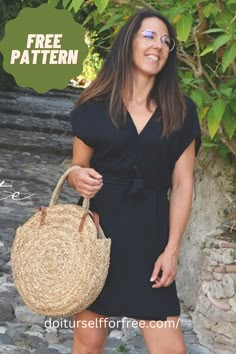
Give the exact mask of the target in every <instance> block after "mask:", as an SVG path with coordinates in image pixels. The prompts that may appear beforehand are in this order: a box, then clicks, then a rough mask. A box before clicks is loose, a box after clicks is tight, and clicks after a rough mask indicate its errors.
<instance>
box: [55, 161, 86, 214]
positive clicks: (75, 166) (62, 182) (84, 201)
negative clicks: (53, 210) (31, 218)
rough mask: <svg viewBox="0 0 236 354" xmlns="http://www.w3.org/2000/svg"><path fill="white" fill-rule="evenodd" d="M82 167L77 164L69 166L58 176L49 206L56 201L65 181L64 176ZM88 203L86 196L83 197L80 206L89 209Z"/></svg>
mask: <svg viewBox="0 0 236 354" xmlns="http://www.w3.org/2000/svg"><path fill="white" fill-rule="evenodd" d="M81 168H82V167H80V166H79V165H74V166H71V167H69V168H68V169H67V170H66V171H65V172H64V173H63V175H62V176H61V177H60V179H59V180H58V182H57V185H56V187H55V189H54V191H53V193H52V197H51V200H50V202H49V206H52V205H55V204H56V203H57V201H58V198H59V196H60V194H61V190H62V187H63V185H64V183H65V181H66V178H67V176H68V175H69V173H70V172H71V171H74V170H79V169H81ZM89 205H90V201H89V199H88V198H84V200H83V204H82V207H83V208H85V209H87V210H88V209H89Z"/></svg>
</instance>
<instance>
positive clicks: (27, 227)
mask: <svg viewBox="0 0 236 354" xmlns="http://www.w3.org/2000/svg"><path fill="white" fill-rule="evenodd" d="M69 170H71V168H70V169H69ZM68 173H69V172H68ZM68 173H67V174H68ZM65 175H66V174H64V175H63V176H64V177H63V176H62V177H63V178H65ZM59 185H62V182H61V180H60V183H59V182H58V185H57V187H58V186H59ZM57 187H56V189H57ZM56 189H55V190H56ZM54 192H55V191H54ZM58 194H59V193H58V191H56V192H55V193H54V195H56V198H57V197H58ZM56 198H55V199H56ZM52 204H53V202H52V201H51V203H50V206H49V207H47V208H46V215H45V219H44V222H43V223H42V212H41V211H38V212H36V214H35V215H33V216H32V217H31V218H30V219H29V220H28V221H27V222H26V223H25V224H24V225H22V226H19V227H18V229H17V231H16V237H15V239H14V242H13V246H12V251H11V263H12V273H13V278H14V282H15V286H16V288H17V290H18V292H19V294H20V295H21V297H22V299H23V300H24V302H25V303H26V305H28V306H29V307H30V308H31V309H32V310H33V311H35V312H37V313H40V314H43V315H47V316H52V317H53V316H56V317H59V316H60V317H63V316H71V315H73V314H75V313H78V312H81V311H83V310H84V309H86V308H87V307H88V306H89V305H90V304H92V303H93V302H94V300H95V299H96V298H97V296H98V295H99V293H100V292H101V290H102V287H103V285H104V283H105V280H106V277H107V273H108V268H109V263H110V248H111V240H110V239H109V238H106V237H105V236H104V234H103V232H102V229H101V228H99V233H98V232H97V228H96V226H95V223H94V221H93V218H92V217H91V215H92V213H91V212H89V211H88V209H87V208H85V207H84V204H83V206H79V205H72V204H56V205H52ZM85 213H86V214H87V216H86V218H85V222H84V226H83V229H82V231H81V232H79V229H80V226H81V220H82V217H83V216H84V214H85Z"/></svg>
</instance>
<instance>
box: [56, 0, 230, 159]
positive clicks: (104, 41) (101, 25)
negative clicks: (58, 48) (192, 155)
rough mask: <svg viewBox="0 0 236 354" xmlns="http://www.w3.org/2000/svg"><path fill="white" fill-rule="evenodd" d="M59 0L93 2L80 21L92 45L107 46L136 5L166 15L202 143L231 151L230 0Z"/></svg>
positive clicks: (180, 71)
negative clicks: (92, 32)
mask: <svg viewBox="0 0 236 354" xmlns="http://www.w3.org/2000/svg"><path fill="white" fill-rule="evenodd" d="M58 3H60V1H59V0H58ZM63 3H64V4H65V5H66V7H67V8H68V9H70V10H72V11H74V13H76V11H77V10H78V8H79V5H78V3H81V4H82V3H83V6H82V7H80V9H79V10H78V12H77V14H80V13H82V12H83V11H84V9H85V8H88V7H89V6H91V4H93V5H94V8H93V10H92V11H90V12H88V13H87V16H85V18H84V22H83V23H84V25H85V26H87V27H88V28H89V29H91V28H93V29H95V30H96V31H97V33H98V38H97V40H96V41H95V42H94V46H95V48H96V49H97V50H98V51H99V50H100V48H103V49H106V50H107V51H108V50H109V47H110V43H111V41H112V40H113V38H114V36H115V35H116V33H117V32H118V31H119V29H120V27H121V26H122V25H123V23H124V22H125V21H126V20H127V18H128V17H129V16H130V15H132V14H133V13H134V11H136V10H137V9H140V8H147V9H154V10H158V11H160V12H162V13H163V14H164V15H166V16H167V17H168V18H169V20H170V21H171V22H172V23H173V25H174V26H175V28H176V34H177V39H178V41H179V43H178V59H179V68H180V70H179V79H180V83H181V86H182V89H183V91H184V92H185V94H187V95H189V96H190V97H191V98H192V99H193V100H194V101H195V102H196V104H197V107H198V112H199V118H200V121H201V125H202V130H203V132H204V139H205V140H204V145H205V147H206V148H214V149H215V148H217V149H218V151H219V154H220V155H221V156H227V155H230V154H233V155H234V156H236V79H234V77H235V75H236V63H235V58H236V16H235V13H236V2H235V0H213V1H211V3H209V1H208V0H202V1H200V2H199V1H197V0H159V1H156V0H133V1H132V2H131V1H128V0H122V2H121V1H119V0H110V1H107V0H96V1H95V0H94V1H93V0H84V1H77V2H76V3H77V5H78V6H77V8H75V6H74V5H73V3H75V2H73V1H72V0H71V1H63ZM69 4H70V5H69ZM121 4H122V5H121ZM101 13H102V14H101Z"/></svg>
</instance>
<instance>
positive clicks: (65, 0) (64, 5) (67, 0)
mask: <svg viewBox="0 0 236 354" xmlns="http://www.w3.org/2000/svg"><path fill="white" fill-rule="evenodd" d="M70 2H71V0H62V6H63V7H64V9H66V8H67V6H68V5H69V3H70Z"/></svg>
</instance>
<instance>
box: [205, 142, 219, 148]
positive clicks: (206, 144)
mask: <svg viewBox="0 0 236 354" xmlns="http://www.w3.org/2000/svg"><path fill="white" fill-rule="evenodd" d="M202 146H203V147H205V148H212V147H215V146H218V145H217V144H214V143H202Z"/></svg>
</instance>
